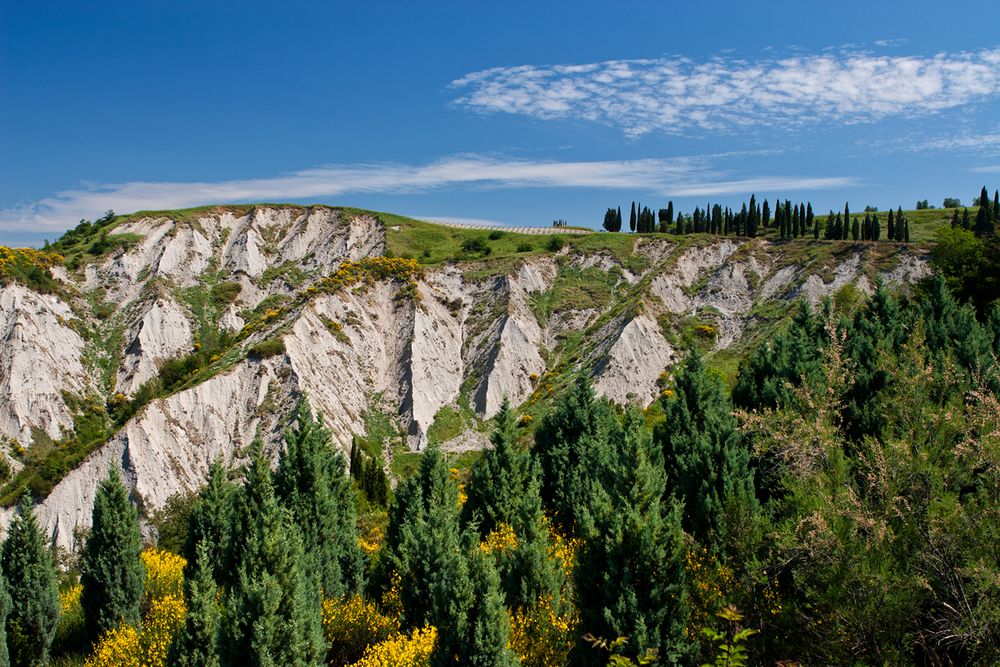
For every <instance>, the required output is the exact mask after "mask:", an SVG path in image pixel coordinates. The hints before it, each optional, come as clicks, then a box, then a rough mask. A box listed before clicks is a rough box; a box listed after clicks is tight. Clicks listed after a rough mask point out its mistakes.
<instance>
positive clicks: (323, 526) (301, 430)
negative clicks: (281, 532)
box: [275, 398, 374, 597]
mask: <svg viewBox="0 0 1000 667" xmlns="http://www.w3.org/2000/svg"><path fill="white" fill-rule="evenodd" d="M296 422H297V423H296V426H295V428H294V429H290V430H288V431H286V432H285V451H284V452H282V455H281V458H280V459H279V461H278V471H277V474H276V476H275V487H276V489H277V494H278V499H279V501H280V502H281V503H282V505H284V506H285V507H286V508H288V509H289V510H290V511H291V514H292V518H293V519H294V521H295V523H296V524H297V525H298V527H299V531H300V532H301V534H302V539H303V545H304V548H305V554H306V559H307V560H308V561H309V571H310V572H311V573H312V574H313V576H314V577H315V578H316V584H317V585H318V586H319V587H320V589H321V590H322V591H323V593H324V595H325V596H326V597H341V596H343V595H346V594H349V593H355V592H357V591H359V590H360V589H361V583H362V578H363V576H364V556H363V554H362V553H361V549H360V548H359V547H358V529H357V510H356V508H355V505H354V489H353V487H352V485H351V481H350V478H349V477H348V476H347V474H346V470H345V465H344V456H343V454H342V453H341V452H340V450H339V449H335V448H334V445H333V443H332V438H331V435H330V431H329V430H328V429H326V428H325V427H324V426H323V424H322V423H321V422H320V421H317V420H316V419H315V418H314V417H313V414H312V410H310V408H309V403H308V400H307V399H305V398H303V399H302V400H301V401H300V402H299V406H298V409H297V411H296ZM372 469H374V468H372Z"/></svg>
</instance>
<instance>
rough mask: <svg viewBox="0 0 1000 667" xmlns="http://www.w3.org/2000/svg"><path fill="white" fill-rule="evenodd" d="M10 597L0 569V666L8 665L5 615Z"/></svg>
mask: <svg viewBox="0 0 1000 667" xmlns="http://www.w3.org/2000/svg"><path fill="white" fill-rule="evenodd" d="M10 609H11V599H10V594H9V593H8V592H7V577H5V576H4V575H3V570H2V569H0V667H10V654H9V653H8V652H7V616H8V615H9V614H10Z"/></svg>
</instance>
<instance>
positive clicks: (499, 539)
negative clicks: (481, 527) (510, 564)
mask: <svg viewBox="0 0 1000 667" xmlns="http://www.w3.org/2000/svg"><path fill="white" fill-rule="evenodd" d="M515 548H517V533H515V532H514V529H513V528H512V527H511V526H510V524H508V523H499V524H497V527H496V528H494V529H493V532H491V533H490V534H489V535H487V536H486V537H485V538H483V541H482V542H480V543H479V550H480V551H482V552H483V553H484V554H486V555H487V556H488V555H490V554H493V553H497V552H500V551H508V550H512V549H515Z"/></svg>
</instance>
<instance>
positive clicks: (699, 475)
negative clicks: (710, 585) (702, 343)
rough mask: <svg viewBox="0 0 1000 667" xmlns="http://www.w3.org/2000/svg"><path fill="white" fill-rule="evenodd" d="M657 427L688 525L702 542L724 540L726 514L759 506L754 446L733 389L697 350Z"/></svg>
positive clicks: (683, 368) (680, 372)
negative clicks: (739, 419)
mask: <svg viewBox="0 0 1000 667" xmlns="http://www.w3.org/2000/svg"><path fill="white" fill-rule="evenodd" d="M662 405H663V410H664V415H665V418H664V420H663V421H662V422H660V423H659V424H657V425H656V428H655V429H654V436H653V437H654V442H655V443H656V445H657V446H658V447H659V448H660V449H661V450H662V452H663V462H664V466H665V469H666V472H667V489H669V491H670V493H672V494H673V495H674V496H676V497H677V498H678V500H680V502H681V505H682V507H683V510H684V518H683V525H684V528H685V530H687V531H688V532H690V533H691V534H693V535H694V536H695V537H696V538H697V539H698V540H699V541H700V542H701V543H702V544H707V545H712V544H713V543H715V542H716V541H717V540H719V539H721V535H720V532H719V531H720V529H722V528H723V527H724V524H725V518H726V515H727V513H731V512H734V511H737V510H740V511H750V512H752V511H753V509H754V508H755V506H756V499H755V493H754V474H753V470H752V469H751V468H750V448H749V446H748V443H747V442H746V440H745V439H744V438H743V436H742V435H741V434H740V432H739V430H738V428H737V423H736V418H735V417H734V416H733V406H732V403H731V402H730V399H729V395H728V392H727V391H725V389H724V388H723V387H722V386H721V384H720V382H719V381H718V379H716V378H714V377H712V376H711V375H709V373H708V370H707V369H706V368H705V363H704V361H703V360H702V358H701V356H700V355H699V354H698V353H697V352H691V353H689V354H688V356H687V357H686V358H685V359H684V361H683V362H682V363H681V366H680V369H679V370H678V372H677V373H676V376H675V381H674V395H673V396H671V397H669V398H664V399H663V400H662Z"/></svg>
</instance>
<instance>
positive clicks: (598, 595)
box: [573, 412, 695, 664]
mask: <svg viewBox="0 0 1000 667" xmlns="http://www.w3.org/2000/svg"><path fill="white" fill-rule="evenodd" d="M641 422H642V419H641V417H640V416H639V415H638V414H636V413H634V412H632V413H630V414H629V415H628V416H627V417H626V423H625V426H624V427H623V429H621V430H619V431H618V432H617V433H616V434H615V436H614V439H613V441H612V447H613V448H614V449H616V450H617V451H618V453H619V460H618V464H617V465H615V466H612V467H611V468H610V469H609V470H608V472H607V478H606V480H605V484H604V485H596V484H595V488H594V500H593V502H592V503H591V504H590V505H589V506H588V507H586V508H584V509H583V510H582V512H581V516H580V533H581V535H582V536H583V539H584V543H583V547H582V549H581V551H580V553H579V556H578V561H577V565H576V567H575V568H574V571H573V578H574V581H575V583H576V590H577V602H578V606H579V609H580V627H581V629H582V630H585V631H586V632H589V633H591V634H594V635H597V636H601V637H605V638H607V637H627V638H628V644H627V646H628V650H627V653H628V654H629V656H631V657H635V656H636V655H639V654H641V653H643V652H645V650H646V649H656V650H657V651H658V654H659V657H660V660H662V661H663V662H664V664H677V663H680V664H685V663H686V662H687V661H688V660H690V658H691V657H692V651H693V649H694V647H695V644H694V642H692V641H691V639H690V638H689V637H688V636H687V629H686V626H687V618H688V607H687V604H686V598H685V574H684V561H683V533H682V531H681V521H680V512H679V510H678V508H677V507H676V506H675V505H674V504H673V503H671V502H670V501H668V500H667V499H666V498H665V491H666V481H665V477H664V473H663V469H662V467H661V466H660V465H658V464H657V463H655V462H654V459H653V457H656V456H658V455H657V454H656V453H655V452H654V451H653V448H652V447H651V444H650V441H649V434H648V431H647V430H646V429H645V428H644V426H643V424H642V423H641ZM576 652H577V658H578V661H579V662H580V663H581V664H603V663H604V656H602V655H600V654H598V653H597V652H595V651H593V650H592V649H591V648H590V646H588V645H585V644H583V643H582V642H581V643H579V644H578V645H577V647H576ZM598 661H600V662H598Z"/></svg>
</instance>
